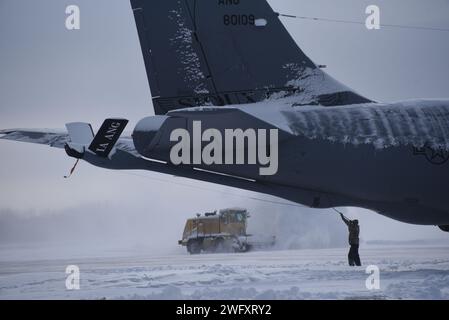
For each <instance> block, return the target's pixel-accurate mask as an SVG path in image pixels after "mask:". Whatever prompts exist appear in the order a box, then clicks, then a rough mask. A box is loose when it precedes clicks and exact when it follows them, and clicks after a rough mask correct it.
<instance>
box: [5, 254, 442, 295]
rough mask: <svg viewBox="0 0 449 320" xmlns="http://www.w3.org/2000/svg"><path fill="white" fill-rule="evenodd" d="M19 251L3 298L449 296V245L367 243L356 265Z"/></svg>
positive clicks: (321, 258)
mask: <svg viewBox="0 0 449 320" xmlns="http://www.w3.org/2000/svg"><path fill="white" fill-rule="evenodd" d="M17 250H18V249H17V248H14V249H11V248H5V247H2V248H0V253H1V256H0V299H449V247H448V246H440V247H439V246H400V247H399V246H377V247H374V246H362V247H361V250H360V253H361V258H362V263H363V264H364V266H363V267H355V268H351V267H348V266H347V262H346V254H347V249H343V248H341V249H320V250H291V251H265V252H262V251H259V252H250V253H241V254H204V255H196V256H190V255H187V254H183V253H181V252H180V253H179V254H173V255H166V256H155V255H151V254H150V253H145V254H142V253H141V252H140V253H139V254H137V253H136V252H133V251H122V252H120V251H117V252H112V251H108V252H103V253H102V254H99V255H95V256H92V255H91V256H87V257H86V256H85V257H83V254H82V252H80V253H79V254H78V255H73V256H76V258H69V257H62V256H61V257H52V258H48V257H45V254H44V255H37V256H36V257H34V255H33V254H32V251H33V250H30V252H29V253H30V254H29V255H28V257H27V255H26V254H25V255H17ZM24 250H25V249H24ZM23 252H26V251H23ZM12 253H13V254H12ZM31 257H32V258H31ZM68 265H77V266H78V267H79V269H80V279H81V280H80V290H74V291H68V290H67V289H66V286H65V283H66V277H67V275H66V274H65V269H66V267H67V266H68ZM368 265H376V266H378V267H379V270H380V289H379V290H368V289H367V288H366V284H365V282H366V279H367V278H368V276H369V275H368V274H366V272H365V271H366V269H365V268H366V266H368Z"/></svg>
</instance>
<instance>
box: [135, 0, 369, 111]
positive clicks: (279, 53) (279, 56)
mask: <svg viewBox="0 0 449 320" xmlns="http://www.w3.org/2000/svg"><path fill="white" fill-rule="evenodd" d="M131 5H132V8H133V11H134V16H135V20H136V25H137V29H138V32H139V38H140V43H141V47H142V52H143V56H144V60H145V65H146V70H147V75H148V80H149V83H150V87H151V92H152V96H153V104H154V108H155V113H156V114H158V115H163V114H166V113H167V112H168V111H171V110H176V109H180V108H187V107H194V106H205V105H214V106H224V105H232V104H246V103H254V102H258V101H262V100H265V99H267V98H270V97H274V96H275V97H285V96H290V95H292V96H293V95H294V96H295V97H298V99H297V100H295V101H297V102H298V104H317V105H326V106H333V105H343V104H354V103H364V102H370V100H368V99H366V98H364V97H362V96H360V95H358V94H357V93H355V92H353V91H352V90H350V89H349V88H347V87H346V86H344V85H342V84H340V83H339V82H337V81H335V80H334V79H332V78H331V77H330V76H328V75H327V74H325V73H324V72H323V71H322V70H321V69H320V68H318V67H317V66H316V65H315V64H314V63H313V62H312V61H311V60H310V59H309V58H308V57H307V56H306V55H305V54H304V53H303V52H302V50H301V49H300V48H299V47H298V45H297V44H296V43H295V41H294V40H293V39H292V37H291V36H290V34H289V33H288V31H287V30H286V29H285V27H284V26H283V25H282V23H281V21H280V20H279V16H278V14H277V13H275V12H274V11H273V10H272V8H271V7H270V5H269V4H268V2H267V1H266V0H164V1H148V0H131Z"/></svg>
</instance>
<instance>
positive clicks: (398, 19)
mask: <svg viewBox="0 0 449 320" xmlns="http://www.w3.org/2000/svg"><path fill="white" fill-rule="evenodd" d="M161 1H162V0H161ZM269 2H270V4H271V5H272V6H273V8H274V9H275V10H276V11H279V12H283V13H288V14H296V15H302V16H311V17H324V18H331V19H347V20H355V21H362V22H363V21H364V20H365V17H366V15H365V8H366V6H367V5H369V4H377V5H379V6H380V8H381V22H382V23H385V24H405V25H416V26H426V27H438V28H449V18H448V17H449V0H430V1H422V0H383V1H379V0H377V1H375V0H370V1H365V0H339V1H335V0H271V1H269ZM70 4H76V5H78V6H79V7H80V9H81V30H79V31H68V30H66V28H65V19H66V15H65V8H66V6H67V5H70ZM283 22H284V23H285V25H286V26H287V28H288V30H289V31H290V33H291V34H292V36H293V37H294V38H295V40H296V41H297V42H298V44H299V45H300V47H301V48H302V49H303V50H304V51H305V52H306V54H308V55H309V57H310V58H311V59H312V60H313V61H315V62H316V63H318V64H326V65H327V66H328V69H327V72H329V73H330V74H331V75H333V76H334V77H335V78H337V79H338V80H340V81H341V82H343V83H345V84H347V85H348V86H350V87H352V88H354V89H355V90H356V91H358V92H360V93H361V94H363V95H365V96H367V97H369V98H372V99H375V100H378V101H397V100H403V99H414V98H449V63H448V57H449V32H443V31H425V30H412V29H392V28H386V27H385V28H382V29H381V30H378V31H368V30H367V29H366V28H365V27H364V26H363V25H356V24H338V23H331V22H316V21H304V20H297V19H288V18H283ZM0 110H1V113H0V115H1V116H0V128H10V127H31V128H40V127H49V128H63V127H64V124H65V123H66V122H72V121H86V122H90V123H92V124H93V126H94V129H95V130H96V129H97V128H98V127H99V125H100V124H101V123H102V121H103V120H104V119H105V118H106V117H111V116H119V117H126V118H128V119H130V124H129V127H128V129H132V128H133V126H134V125H135V124H136V122H137V121H138V120H140V119H141V118H142V117H145V116H148V115H151V114H153V110H152V105H151V96H150V91H149V87H148V83H147V79H146V74H145V69H144V65H143V59H142V55H141V52H140V46H139V43H138V37H137V31H136V28H135V23H134V18H133V15H132V10H131V8H130V4H129V1H128V0H39V1H35V0H0ZM0 150H1V151H0V154H1V157H0V181H1V182H0V183H1V184H0V211H5V210H9V211H10V212H13V213H14V214H18V213H22V214H27V213H30V212H35V213H41V214H48V213H53V214H58V212H61V211H64V210H68V209H70V210H74V208H75V209H76V208H82V209H80V210H83V211H84V212H85V211H86V210H87V211H88V210H89V209H88V208H90V207H91V208H92V210H98V207H99V206H103V207H102V208H105V209H104V210H111V211H114V212H117V211H119V212H120V213H122V214H123V215H124V217H126V216H127V214H128V213H127V212H126V211H127V210H140V211H141V212H142V214H148V215H149V216H150V217H154V218H155V219H156V220H157V217H158V216H159V215H164V216H165V217H166V218H165V219H166V220H167V222H166V224H165V225H164V227H167V228H169V227H170V223H171V222H172V223H174V228H175V229H176V234H178V233H180V232H181V230H180V229H182V224H183V221H184V219H185V218H187V217H189V216H191V215H192V214H193V213H195V212H204V211H208V210H212V209H215V208H222V207H229V206H241V207H248V208H249V209H250V210H251V209H252V210H253V211H254V210H257V211H258V212H259V213H264V214H267V215H269V214H271V213H273V212H276V213H280V212H283V211H288V212H290V213H291V212H292V211H294V210H297V211H300V210H301V209H297V208H291V207H287V206H276V205H272V204H265V203H262V202H259V201H256V200H253V199H248V198H245V197H246V196H251V197H254V194H252V193H249V192H243V193H242V192H241V191H239V190H235V189H230V188H222V187H220V186H216V185H211V184H206V183H196V182H192V181H189V180H184V179H180V178H173V177H170V176H163V175H159V174H154V173H137V175H139V176H135V175H129V174H124V173H120V172H113V171H106V170H103V169H99V168H94V167H91V166H89V165H88V164H85V163H82V164H81V165H80V167H79V168H78V170H77V172H76V174H75V175H74V177H73V178H72V179H70V180H64V179H63V178H62V177H63V175H64V174H66V173H67V171H68V170H69V169H70V166H71V165H72V164H73V162H74V161H73V160H72V159H69V158H68V157H67V156H66V155H65V153H64V152H63V151H61V150H55V149H51V148H48V147H45V146H35V145H29V144H20V143H13V142H7V141H0ZM133 174H136V173H133ZM155 179H156V180H155ZM160 180H163V181H160ZM179 184H183V185H179ZM185 184H188V185H192V186H194V187H188V186H185ZM205 189H207V190H205ZM223 191H224V192H225V194H223V193H222V192H223ZM256 196H257V197H260V198H264V196H260V195H256ZM146 211H148V212H146ZM308 213H310V215H313V214H320V215H321V214H329V215H335V213H332V212H330V211H327V212H321V213H315V211H313V210H309V211H308ZM350 214H351V216H352V217H358V218H359V219H360V220H361V224H362V237H364V238H365V239H367V240H370V239H398V240H402V239H405V240H407V239H415V238H441V237H445V236H447V235H446V234H442V233H440V232H439V231H438V230H436V228H434V227H416V226H409V225H405V224H401V223H397V222H394V221H392V220H390V219H387V218H384V217H381V216H378V215H377V214H374V213H372V212H367V211H365V210H359V209H351V211H350ZM133 217H134V218H133V219H138V218H136V216H135V215H133ZM167 217H173V220H171V221H170V218H167ZM332 219H335V217H334V218H332ZM145 221H147V220H145ZM298 223H300V222H298ZM335 223H339V221H338V219H335Z"/></svg>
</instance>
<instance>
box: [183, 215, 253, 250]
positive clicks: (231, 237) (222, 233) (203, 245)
mask: <svg viewBox="0 0 449 320" xmlns="http://www.w3.org/2000/svg"><path fill="white" fill-rule="evenodd" d="M248 218H249V214H248V212H247V210H245V209H224V210H220V212H218V213H217V211H215V212H210V213H205V214H204V215H200V214H197V216H196V218H193V219H188V220H187V222H186V225H185V228H184V233H183V235H182V240H179V241H178V243H179V244H180V245H182V246H185V247H187V251H188V252H189V253H190V254H198V253H201V251H204V252H246V251H248V250H249V249H250V247H251V244H250V243H248V237H249V235H248V234H246V227H247V219H248Z"/></svg>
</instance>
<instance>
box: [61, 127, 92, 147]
mask: <svg viewBox="0 0 449 320" xmlns="http://www.w3.org/2000/svg"><path fill="white" fill-rule="evenodd" d="M65 126H66V128H67V131H68V132H69V136H70V141H71V142H72V143H74V144H79V145H86V146H88V145H89V144H90V143H91V142H92V140H93V138H94V132H93V130H92V126H91V125H90V124H89V123H84V122H72V123H67V124H66V125H65Z"/></svg>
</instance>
